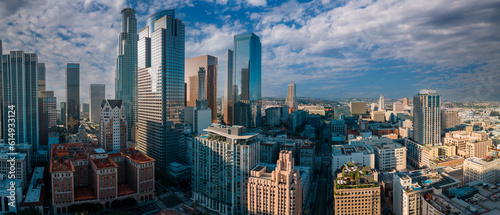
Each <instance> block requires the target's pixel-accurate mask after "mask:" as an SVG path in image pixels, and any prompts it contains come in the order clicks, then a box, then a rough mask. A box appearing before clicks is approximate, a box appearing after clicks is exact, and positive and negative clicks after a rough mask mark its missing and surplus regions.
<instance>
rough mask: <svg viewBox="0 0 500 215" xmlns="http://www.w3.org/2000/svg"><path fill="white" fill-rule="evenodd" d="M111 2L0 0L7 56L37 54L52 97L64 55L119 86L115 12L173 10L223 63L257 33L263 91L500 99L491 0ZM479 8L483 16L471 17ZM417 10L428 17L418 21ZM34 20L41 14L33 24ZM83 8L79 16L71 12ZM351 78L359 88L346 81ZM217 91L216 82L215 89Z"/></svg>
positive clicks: (59, 87)
mask: <svg viewBox="0 0 500 215" xmlns="http://www.w3.org/2000/svg"><path fill="white" fill-rule="evenodd" d="M223 3H225V4H223ZM107 4H108V3H99V2H93V3H90V4H88V3H82V2H72V3H70V4H65V5H59V3H58V2H51V1H48V2H43V3H37V4H33V5H28V4H23V3H22V2H20V3H18V2H14V3H12V2H3V3H0V5H1V6H2V7H0V8H2V9H0V10H2V12H4V13H0V14H2V15H0V17H1V18H2V19H3V20H5V21H4V22H3V23H2V24H0V27H2V29H6V34H5V36H4V37H5V38H0V39H2V41H3V49H4V54H7V53H6V52H7V51H14V50H24V51H26V52H35V53H37V54H38V55H39V57H40V59H41V61H43V62H45V63H46V68H47V83H46V84H47V90H53V91H55V93H56V95H55V96H56V97H58V98H59V101H65V100H66V98H65V95H64V84H63V83H64V81H63V80H64V69H65V64H66V63H67V62H79V63H81V68H82V71H81V72H82V80H81V82H82V83H81V84H83V85H86V84H93V83H101V81H100V80H104V81H105V83H104V84H106V85H107V86H109V87H110V89H114V71H115V60H114V58H115V57H114V56H116V52H117V39H118V38H117V35H118V34H119V31H120V27H121V26H120V22H121V17H120V11H121V10H122V9H123V8H126V7H132V8H134V9H135V10H136V11H137V24H138V25H139V26H144V22H145V19H146V18H147V17H148V16H149V14H152V12H154V11H160V10H163V9H170V8H172V9H176V10H177V11H178V12H177V14H178V17H180V18H181V19H182V20H183V22H185V23H186V54H185V59H188V58H191V57H196V56H200V55H203V54H210V55H213V56H215V57H217V58H219V60H220V62H219V67H220V68H224V66H225V62H224V52H225V51H226V50H227V49H228V48H230V47H231V46H232V43H231V38H232V37H233V36H234V35H237V34H240V33H247V32H255V33H256V34H257V36H259V37H260V38H261V40H262V44H263V46H262V47H263V48H262V61H263V62H262V64H263V65H262V68H263V70H262V80H263V83H262V84H263V89H262V91H263V96H264V97H269V96H271V97H285V96H286V86H287V85H288V84H289V83H290V82H292V81H293V82H296V83H297V84H298V87H297V97H310V95H314V97H316V98H329V99H332V98H346V97H370V98H376V97H377V96H378V95H380V94H383V95H384V96H385V97H386V98H403V97H410V96H412V95H413V94H414V92H416V91H418V90H419V89H421V88H430V89H436V90H438V91H439V92H441V95H442V96H443V98H448V99H459V100H499V99H500V96H499V95H498V94H497V93H495V92H497V91H498V90H499V88H500V85H499V84H498V80H499V79H500V76H499V74H498V73H496V72H495V71H497V70H498V68H499V64H498V62H495V59H498V47H500V46H499V45H498V42H499V41H498V39H496V37H495V36H494V33H495V32H497V31H498V29H499V25H498V24H497V23H494V22H493V21H492V20H497V15H495V14H499V13H498V11H499V10H500V7H499V6H498V4H494V3H493V1H481V2H479V3H477V4H474V5H469V4H471V3H455V4H454V7H447V5H450V4H452V2H449V1H445V0H442V1H436V2H434V3H433V4H426V3H423V2H422V3H419V2H407V1H403V2H399V3H395V2H394V1H377V2H368V3H367V2H340V3H333V2H329V1H323V2H319V1H318V2H317V1H312V2H296V1H288V2H266V1H262V0H261V1H248V2H244V1H236V2H224V1H218V3H207V2H191V1H189V2H188V3H181V2H173V3H172V4H162V2H153V3H150V4H149V5H147V6H146V3H136V2H123V1H121V2H118V3H113V4H111V3H109V5H107ZM35 6H37V7H35ZM56 6H58V7H56ZM206 7H213V8H216V10H213V11H216V12H208V11H204V9H203V8H206ZM35 8H36V11H35ZM38 8H41V9H40V10H38ZM228 8H231V10H230V9H228ZM217 9H219V10H217ZM4 10H5V11H4ZM478 11H482V12H481V13H480V14H481V15H480V16H479V15H478V16H476V15H474V14H476V13H479V12H478ZM88 14H92V16H88ZM348 14H351V15H349V16H348ZM418 14H426V16H425V18H422V19H414V18H416V16H418ZM54 16H57V17H58V18H54ZM16 17H25V18H22V19H16ZM35 17H47V18H46V19H36V20H37V21H36V23H34V22H32V21H29V20H30V19H29V18H35ZM83 17H85V19H86V22H77V21H76V20H78V19H81V18H83ZM465 17H473V18H470V19H469V18H468V19H465ZM48 20H57V22H52V21H50V22H49V21H48ZM334 20H338V21H337V22H334ZM481 23H484V24H481ZM325 26H329V27H328V28H327V29H325ZM345 26H348V27H349V28H345ZM315 28H316V29H318V30H319V29H323V30H324V32H325V34H324V37H320V36H321V35H320V34H318V35H312V34H317V33H315V31H311V32H309V30H308V29H315ZM353 29H359V30H358V31H356V30H353ZM436 29H441V31H436ZM337 30H338V31H337ZM340 31H342V32H344V33H343V34H340V33H339V32H340ZM387 34H389V35H387ZM284 35H293V36H292V37H285V36H284ZM386 36H388V38H385V37H386ZM444 37H446V38H447V40H444ZM408 38H410V39H408ZM340 43H342V44H340ZM215 44H217V45H215ZM417 44H426V45H424V46H417ZM429 44H432V45H429ZM457 46H458V47H457ZM63 50H65V51H63ZM66 50H69V51H66ZM439 53H442V54H439ZM285 74H286V75H285ZM217 79H218V84H217V85H218V86H223V80H224V73H223V72H219V73H218V77H217ZM271 80H272V81H271ZM352 84H361V85H363V86H362V87H359V88H356V89H350V88H349V87H348V86H350V85H352ZM440 84H442V86H440ZM219 88H220V89H222V88H221V87H219ZM396 89H397V90H396ZM111 92H112V91H111ZM222 93H223V90H218V97H221V95H222ZM112 97H114V95H112ZM81 98H82V101H85V99H86V98H88V92H82V95H81Z"/></svg>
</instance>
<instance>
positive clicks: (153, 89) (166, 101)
mask: <svg viewBox="0 0 500 215" xmlns="http://www.w3.org/2000/svg"><path fill="white" fill-rule="evenodd" d="M174 14H175V13H174V11H173V10H167V11H162V12H159V13H156V14H154V15H152V16H150V17H149V18H148V19H147V21H146V24H147V25H148V26H146V28H144V29H143V30H142V31H141V32H140V35H141V38H140V40H139V44H141V41H148V40H149V41H150V42H149V43H148V42H144V43H142V45H141V48H140V49H139V53H138V55H139V56H150V58H149V57H148V59H150V65H151V66H150V67H148V63H141V64H140V65H139V69H138V74H137V76H138V78H137V91H138V95H137V96H138V123H137V126H138V129H137V132H138V133H137V139H136V140H137V146H138V148H139V150H140V151H141V152H143V153H146V154H147V155H148V156H151V157H152V158H154V159H155V160H156V165H155V166H156V167H157V168H159V169H163V168H165V167H167V166H168V164H169V163H171V162H182V160H183V159H184V156H183V155H184V152H183V149H184V143H183V142H184V139H183V123H182V121H183V119H182V111H183V109H184V93H185V91H184V87H185V86H184V43H185V36H184V24H183V23H182V21H181V20H180V19H175V16H174ZM148 29H149V30H151V29H154V31H152V32H151V33H148V32H147V31H148ZM148 38H149V39H148ZM148 52H150V53H148ZM140 61H141V60H140ZM141 66H146V67H141Z"/></svg>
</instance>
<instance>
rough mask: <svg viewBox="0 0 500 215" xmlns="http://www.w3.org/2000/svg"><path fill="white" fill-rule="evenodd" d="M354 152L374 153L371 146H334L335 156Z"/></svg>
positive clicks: (333, 152)
mask: <svg viewBox="0 0 500 215" xmlns="http://www.w3.org/2000/svg"><path fill="white" fill-rule="evenodd" d="M352 153H363V154H373V148H372V147H371V146H367V145H364V146H353V145H334V146H333V147H332V154H333V156H349V155H351V154H352Z"/></svg>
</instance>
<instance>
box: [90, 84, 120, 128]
mask: <svg viewBox="0 0 500 215" xmlns="http://www.w3.org/2000/svg"><path fill="white" fill-rule="evenodd" d="M105 99H106V86H105V85H104V84H91V85H90V114H89V115H90V121H91V122H96V123H98V122H99V119H101V105H102V101H103V100H105ZM127 138H128V136H127Z"/></svg>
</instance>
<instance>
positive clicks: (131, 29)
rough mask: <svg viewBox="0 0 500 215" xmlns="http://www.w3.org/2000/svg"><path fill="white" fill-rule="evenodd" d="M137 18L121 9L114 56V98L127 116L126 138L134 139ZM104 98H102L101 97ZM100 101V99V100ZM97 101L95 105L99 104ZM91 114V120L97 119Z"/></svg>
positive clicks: (129, 10) (128, 10) (135, 120)
mask: <svg viewBox="0 0 500 215" xmlns="http://www.w3.org/2000/svg"><path fill="white" fill-rule="evenodd" d="M137 40H138V35H137V20H136V18H135V10H134V9H132V8H125V9H123V10H122V30H121V32H120V35H119V36H118V56H117V57H116V75H115V99H118V100H122V101H123V106H124V108H125V116H126V118H127V134H128V136H127V139H128V140H134V139H135V137H134V136H133V134H135V132H133V131H134V130H135V124H136V122H137ZM103 99H104V98H103ZM101 102H102V101H101ZM100 105H101V104H100V103H99V104H98V105H96V107H97V106H100ZM98 119H99V118H98V114H96V117H92V116H91V120H98Z"/></svg>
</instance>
